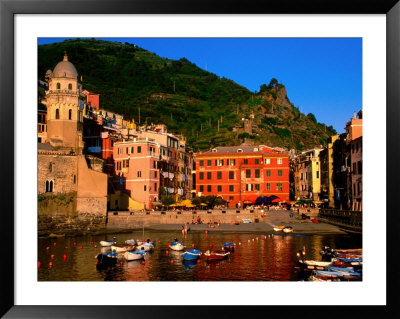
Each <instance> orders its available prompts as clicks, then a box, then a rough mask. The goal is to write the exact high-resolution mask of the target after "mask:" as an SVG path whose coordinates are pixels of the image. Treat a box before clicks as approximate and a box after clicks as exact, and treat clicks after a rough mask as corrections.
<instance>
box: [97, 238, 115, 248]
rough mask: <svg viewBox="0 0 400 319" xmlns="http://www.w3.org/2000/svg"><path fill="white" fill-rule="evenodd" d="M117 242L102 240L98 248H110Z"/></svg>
mask: <svg viewBox="0 0 400 319" xmlns="http://www.w3.org/2000/svg"><path fill="white" fill-rule="evenodd" d="M116 243H117V242H116V241H115V240H102V241H101V242H100V246H101V247H110V246H112V245H114V244H116Z"/></svg>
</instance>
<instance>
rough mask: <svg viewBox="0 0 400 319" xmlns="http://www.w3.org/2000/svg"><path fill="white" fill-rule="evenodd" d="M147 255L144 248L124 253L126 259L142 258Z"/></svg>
mask: <svg viewBox="0 0 400 319" xmlns="http://www.w3.org/2000/svg"><path fill="white" fill-rule="evenodd" d="M145 255H146V252H145V251H144V250H134V251H132V252H130V251H127V252H125V253H124V258H125V260H126V261H132V260H141V259H144V256H145Z"/></svg>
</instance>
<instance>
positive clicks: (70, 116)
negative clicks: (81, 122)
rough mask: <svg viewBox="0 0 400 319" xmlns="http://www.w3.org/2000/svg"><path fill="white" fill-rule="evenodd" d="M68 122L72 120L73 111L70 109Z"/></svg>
mask: <svg viewBox="0 0 400 319" xmlns="http://www.w3.org/2000/svg"><path fill="white" fill-rule="evenodd" d="M68 120H72V110H71V109H69V111H68Z"/></svg>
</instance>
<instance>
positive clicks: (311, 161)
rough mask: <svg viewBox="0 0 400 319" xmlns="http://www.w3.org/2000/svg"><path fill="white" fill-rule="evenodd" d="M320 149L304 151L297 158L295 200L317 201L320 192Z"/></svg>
mask: <svg viewBox="0 0 400 319" xmlns="http://www.w3.org/2000/svg"><path fill="white" fill-rule="evenodd" d="M321 151H322V148H315V149H312V150H308V151H304V152H302V153H301V154H300V155H299V156H298V157H297V164H296V167H295V173H294V176H295V198H296V200H300V199H304V198H309V199H313V200H318V199H319V195H320V192H321V162H320V159H319V156H318V155H319V153H320V152H321Z"/></svg>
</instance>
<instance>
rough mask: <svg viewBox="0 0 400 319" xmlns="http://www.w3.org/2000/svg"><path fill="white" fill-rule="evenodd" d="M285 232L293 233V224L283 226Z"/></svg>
mask: <svg viewBox="0 0 400 319" xmlns="http://www.w3.org/2000/svg"><path fill="white" fill-rule="evenodd" d="M283 232H284V233H293V227H292V226H285V228H283Z"/></svg>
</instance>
